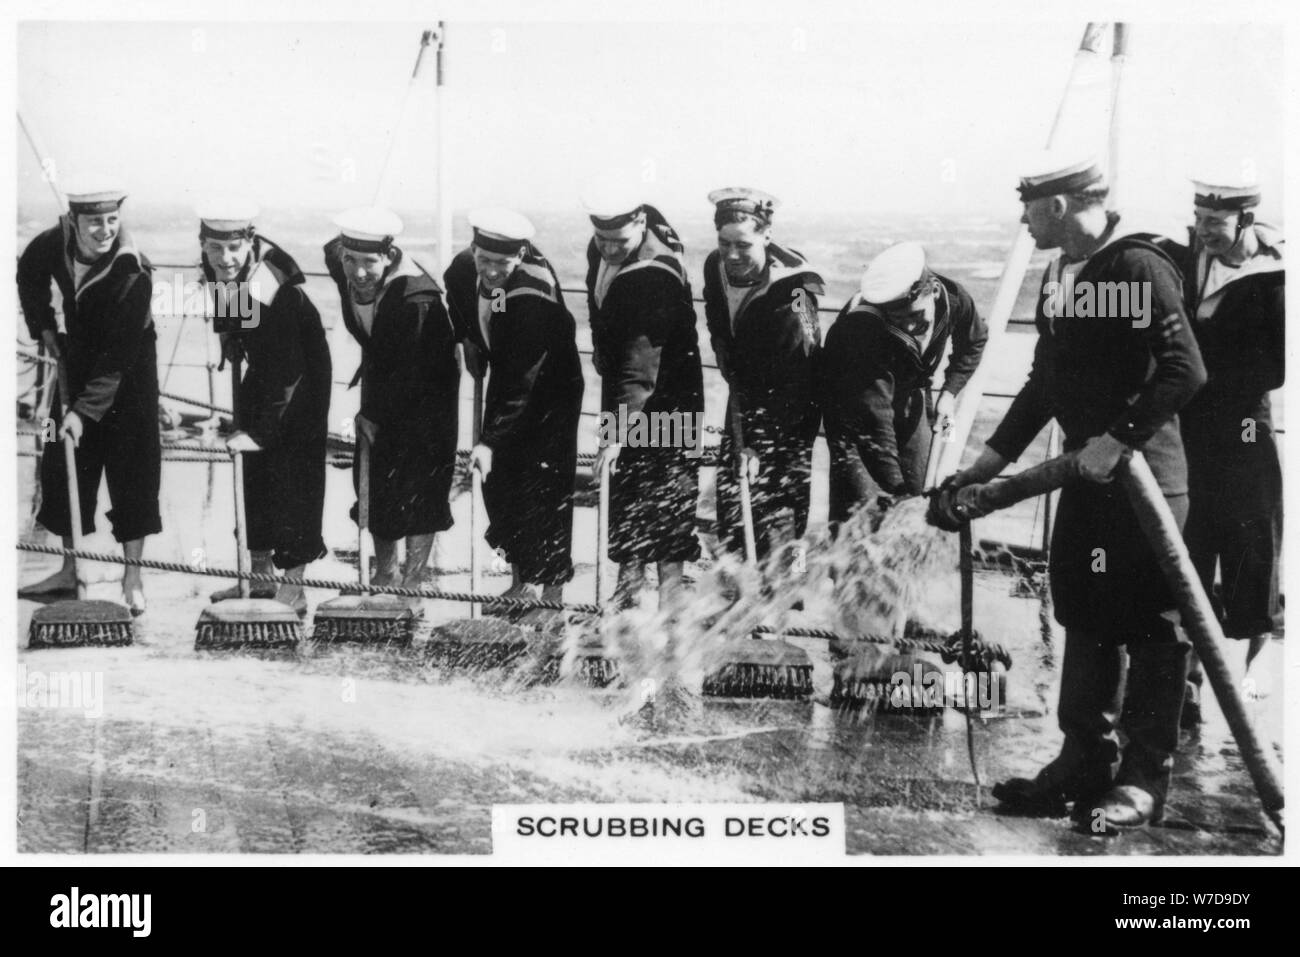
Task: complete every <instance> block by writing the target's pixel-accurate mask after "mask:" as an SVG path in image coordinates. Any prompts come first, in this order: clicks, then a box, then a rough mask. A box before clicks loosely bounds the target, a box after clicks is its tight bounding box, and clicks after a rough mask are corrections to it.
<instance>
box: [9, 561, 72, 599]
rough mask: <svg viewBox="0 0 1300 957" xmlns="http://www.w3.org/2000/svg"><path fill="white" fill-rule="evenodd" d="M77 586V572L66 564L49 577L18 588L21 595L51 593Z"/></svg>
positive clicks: (69, 589) (70, 589)
mask: <svg viewBox="0 0 1300 957" xmlns="http://www.w3.org/2000/svg"><path fill="white" fill-rule="evenodd" d="M76 587H77V572H76V570H75V569H73V568H69V567H68V566H66V565H65V566H63V567H62V568H60V569H59V570H58V571H57V572H55V573H54V574H53V575H51V576H49V577H48V578H43V579H41V580H40V581H38V582H36V583H35V584H33V585H27V586H26V587H24V588H20V589H18V594H19V596H21V597H27V596H36V595H50V594H56V593H58V592H65V591H75V590H76Z"/></svg>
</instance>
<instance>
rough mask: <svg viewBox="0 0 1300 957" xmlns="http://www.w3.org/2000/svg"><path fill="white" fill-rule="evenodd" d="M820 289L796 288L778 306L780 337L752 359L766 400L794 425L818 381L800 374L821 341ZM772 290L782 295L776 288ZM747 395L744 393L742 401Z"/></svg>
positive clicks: (801, 420) (803, 414) (803, 413)
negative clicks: (815, 381)
mask: <svg viewBox="0 0 1300 957" xmlns="http://www.w3.org/2000/svg"><path fill="white" fill-rule="evenodd" d="M820 291H821V288H820V285H818V286H815V287H810V286H795V287H794V288H792V289H791V290H790V293H789V297H790V299H789V301H788V302H785V303H782V304H780V305H779V306H777V308H776V310H775V317H774V318H775V320H776V337H775V339H774V340H773V341H772V342H771V344H770V351H767V352H766V354H765V355H763V356H761V357H754V356H752V355H751V357H750V359H751V360H753V359H757V361H758V363H759V367H760V370H761V371H760V373H759V375H758V377H757V381H759V382H761V383H762V387H763V391H764V392H765V393H766V395H765V396H764V398H763V399H762V401H763V403H764V404H765V405H766V406H767V407H768V408H770V409H773V410H775V411H776V412H777V413H778V415H780V416H781V417H782V418H783V419H784V420H785V421H784V422H783V423H782V424H783V425H785V426H786V427H788V428H791V429H797V428H798V427H799V426H800V425H802V424H804V419H805V417H806V416H807V414H808V406H809V401H810V399H811V393H810V388H812V387H813V386H814V385H815V383H812V382H810V381H809V379H808V377H807V376H805V375H803V374H800V370H803V369H804V367H805V365H806V364H807V363H808V361H809V357H810V356H811V355H812V354H813V352H814V350H816V349H817V348H818V346H819V345H820V340H821V333H820V329H819V327H818V325H817V293H818V292H820ZM772 294H773V295H781V294H780V293H777V292H775V291H774V292H773V293H772ZM763 347H764V349H765V350H766V349H768V348H769V346H768V344H767V343H764V344H763ZM747 398H748V397H745V396H742V401H744V400H746V399H747ZM891 400H892V396H891Z"/></svg>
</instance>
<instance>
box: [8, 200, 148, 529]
mask: <svg viewBox="0 0 1300 957" xmlns="http://www.w3.org/2000/svg"><path fill="white" fill-rule="evenodd" d="M75 246H76V235H75V227H74V225H73V223H72V220H71V216H64V217H62V218H61V219H60V222H59V225H58V226H55V227H54V228H53V229H49V230H46V231H45V232H43V233H41V234H40V235H39V236H37V237H36V238H35V239H33V240H32V241H31V243H30V244H29V245H28V246H27V248H26V249H25V250H24V251H23V254H22V256H21V257H20V258H19V260H18V297H19V301H20V302H21V304H22V308H23V315H24V319H25V321H26V323H27V330H28V332H29V333H30V334H31V335H32V337H33V338H35V339H37V340H39V339H40V338H41V334H42V332H44V331H46V330H54V329H56V328H57V325H56V321H55V316H54V308H53V305H52V303H53V296H52V293H51V290H50V283H51V282H53V283H54V284H55V285H57V286H58V288H59V292H60V294H61V295H62V297H63V316H64V322H65V325H66V328H67V335H66V337H61V346H62V349H63V353H64V356H65V359H66V365H67V370H68V381H69V391H70V395H71V398H72V411H74V412H76V413H77V414H78V415H79V416H80V417H81V419H82V421H83V423H84V425H85V432H84V434H83V435H82V437H81V441H80V443H79V444H78V447H77V456H76V457H77V481H78V485H79V491H80V494H81V523H82V528H83V530H84V531H86V532H87V533H89V532H92V531H94V527H95V525H94V517H95V503H96V499H97V497H98V495H99V482H100V476H101V474H102V475H104V476H106V478H107V480H108V494H109V498H110V499H111V500H112V509H111V510H110V511H109V513H108V519H109V521H110V522H111V523H112V527H113V537H114V538H115V539H116V540H117V541H119V542H129V541H134V540H137V539H142V538H144V537H145V536H147V535H154V534H157V533H158V532H160V531H162V516H161V514H160V512H159V509H158V489H159V482H160V475H161V469H162V448H161V443H160V439H159V433H158V359H157V346H156V340H157V335H156V333H155V330H154V325H153V317H152V314H151V312H150V302H151V299H152V296H153V282H152V280H151V278H150V272H151V269H152V267H151V266H150V264H149V261H148V259H146V258H145V257H144V255H143V254H141V253H140V252H139V251H138V250H137V249H136V246H135V243H134V242H133V241H132V239H131V236H130V235H129V233H128V232H127V231H126V229H125V228H122V229H121V230H120V231H119V232H118V234H117V237H116V240H115V241H114V244H113V246H112V248H111V249H110V250H109V251H108V252H107V253H106V254H105V255H104V256H102V257H101V258H100V259H99V260H98V261H97V262H96V263H95V264H94V265H93V266H91V267H90V268H89V270H88V271H86V272H85V274H84V275H83V276H82V277H81V278H80V282H77V281H76V280H74V276H76V275H77V273H78V272H80V271H81V269H79V268H78V266H79V264H77V263H76V262H75V258H74V252H75ZM81 268H84V267H81ZM50 415H51V417H52V418H53V420H54V421H55V422H59V421H61V420H62V418H63V407H62V403H61V402H60V400H59V396H58V394H57V393H56V394H55V396H54V401H53V404H52V407H51V410H50ZM41 492H42V496H41V509H40V512H39V514H38V515H37V520H38V521H39V522H40V523H41V525H43V526H44V527H45V528H46V529H48V530H49V531H50V532H52V533H53V534H55V535H61V536H64V537H67V536H69V535H71V534H72V528H71V519H70V516H69V515H68V492H67V476H66V475H65V473H64V459H63V449H62V447H61V445H60V443H58V442H48V443H46V446H45V454H44V457H43V458H42V460H41Z"/></svg>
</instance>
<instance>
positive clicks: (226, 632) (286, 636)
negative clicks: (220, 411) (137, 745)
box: [194, 362, 302, 649]
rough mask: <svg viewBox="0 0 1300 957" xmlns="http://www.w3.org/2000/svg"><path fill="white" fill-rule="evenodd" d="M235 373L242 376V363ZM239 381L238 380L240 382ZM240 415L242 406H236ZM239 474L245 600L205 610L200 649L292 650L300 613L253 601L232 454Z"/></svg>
mask: <svg viewBox="0 0 1300 957" xmlns="http://www.w3.org/2000/svg"><path fill="white" fill-rule="evenodd" d="M234 365H235V368H234V372H235V375H236V377H238V374H239V363H238V362H236V363H235V364H234ZM236 381H237V380H236ZM236 413H238V403H236ZM231 457H232V459H233V460H234V466H235V468H234V474H235V562H236V570H237V571H238V572H239V575H240V578H239V590H240V594H241V595H242V597H240V598H228V599H226V600H224V601H219V602H216V603H214V604H212V605H209V606H208V607H207V608H205V609H203V611H202V613H201V614H200V615H199V621H198V624H197V625H195V627H194V647H195V648H196V649H228V648H246V647H248V648H285V647H288V648H292V647H294V646H296V645H297V644H298V642H299V640H301V638H302V621H301V620H300V619H299V618H298V613H297V612H296V611H294V610H293V609H292V608H290V607H289V606H288V605H286V604H284V603H283V602H278V601H274V600H272V599H269V598H250V597H249V594H248V593H249V581H248V578H246V577H244V576H246V575H247V574H248V531H247V528H246V525H245V513H244V456H243V453H241V452H232V453H231Z"/></svg>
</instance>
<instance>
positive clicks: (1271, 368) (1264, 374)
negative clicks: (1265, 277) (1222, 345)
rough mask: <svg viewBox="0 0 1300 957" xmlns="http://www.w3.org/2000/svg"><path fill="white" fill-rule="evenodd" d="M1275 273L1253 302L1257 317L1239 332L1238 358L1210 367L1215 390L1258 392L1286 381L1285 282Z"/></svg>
mask: <svg viewBox="0 0 1300 957" xmlns="http://www.w3.org/2000/svg"><path fill="white" fill-rule="evenodd" d="M1278 275H1279V279H1278V281H1277V282H1276V283H1273V282H1270V283H1268V285H1267V286H1265V287H1264V288H1263V289H1262V291H1261V296H1262V297H1263V302H1261V303H1259V304H1258V305H1256V306H1254V309H1253V315H1254V316H1255V317H1256V319H1257V320H1258V321H1257V322H1255V323H1252V324H1251V328H1247V329H1242V330H1241V332H1240V334H1241V336H1242V337H1243V339H1244V342H1243V347H1242V350H1241V355H1240V360H1241V361H1238V362H1232V363H1221V364H1219V367H1218V368H1216V369H1215V370H1214V373H1213V382H1211V383H1210V384H1211V385H1212V386H1213V387H1214V389H1215V391H1216V392H1219V393H1221V394H1224V395H1259V394H1261V393H1264V392H1272V391H1273V390H1274V389H1280V388H1282V386H1283V385H1284V384H1285V383H1286V286H1285V284H1284V281H1283V280H1282V279H1281V278H1280V276H1281V274H1278ZM1269 278H1271V277H1269ZM1261 285H1263V284H1262V283H1261Z"/></svg>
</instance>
